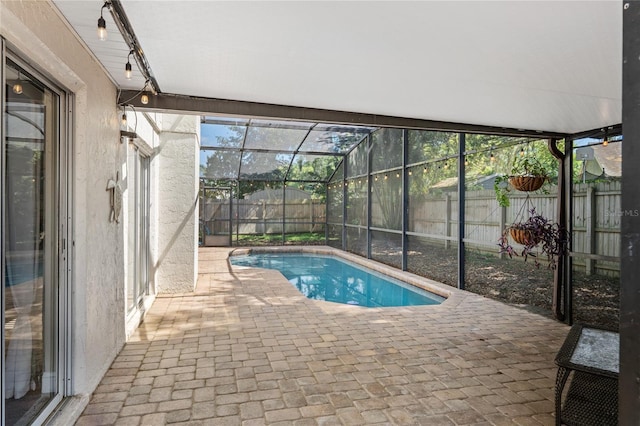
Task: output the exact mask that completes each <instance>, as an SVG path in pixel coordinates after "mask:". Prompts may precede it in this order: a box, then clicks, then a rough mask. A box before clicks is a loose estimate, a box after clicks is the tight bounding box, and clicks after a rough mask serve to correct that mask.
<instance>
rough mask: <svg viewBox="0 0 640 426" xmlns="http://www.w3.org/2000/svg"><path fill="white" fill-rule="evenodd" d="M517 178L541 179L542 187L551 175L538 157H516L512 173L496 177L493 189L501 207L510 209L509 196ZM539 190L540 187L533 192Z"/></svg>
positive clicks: (536, 187) (537, 186)
mask: <svg viewBox="0 0 640 426" xmlns="http://www.w3.org/2000/svg"><path fill="white" fill-rule="evenodd" d="M517 176H522V177H527V178H536V179H538V178H539V179H541V181H540V185H541V184H542V183H544V182H545V181H546V180H547V179H548V176H549V174H548V172H547V170H546V168H545V166H544V165H543V164H542V163H541V162H540V161H539V160H538V159H537V158H536V157H534V156H531V155H527V156H520V157H516V159H515V160H514V161H513V166H512V167H511V171H510V173H509V174H508V175H505V174H502V175H498V176H496V179H495V181H494V182H493V189H494V191H495V193H496V200H498V205H499V206H501V207H509V204H510V203H509V197H508V196H507V194H508V193H509V192H510V191H511V188H512V186H513V182H512V180H513V179H514V178H515V177H517ZM510 181H511V183H510ZM538 188H539V185H536V186H535V187H534V189H533V190H535V189H538ZM526 190H532V189H526Z"/></svg>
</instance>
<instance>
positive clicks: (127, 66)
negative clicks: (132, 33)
mask: <svg viewBox="0 0 640 426" xmlns="http://www.w3.org/2000/svg"><path fill="white" fill-rule="evenodd" d="M132 53H133V50H132V51H130V52H129V56H127V63H126V64H125V66H124V76H125V77H126V78H127V80H131V74H132V69H131V61H130V59H131V54H132Z"/></svg>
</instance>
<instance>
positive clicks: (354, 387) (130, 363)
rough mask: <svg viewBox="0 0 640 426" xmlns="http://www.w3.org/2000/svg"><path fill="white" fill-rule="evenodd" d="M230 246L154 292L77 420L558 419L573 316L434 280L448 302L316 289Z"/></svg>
mask: <svg viewBox="0 0 640 426" xmlns="http://www.w3.org/2000/svg"><path fill="white" fill-rule="evenodd" d="M230 251H231V249H228V248H222V249H221V248H201V249H200V251H199V277H198V284H197V288H196V291H195V292H194V293H187V294H172V295H160V296H158V298H157V299H156V301H155V303H154V304H153V306H152V308H151V309H150V310H149V312H148V313H147V316H146V319H145V321H144V323H143V324H141V325H140V327H139V328H138V330H137V331H136V332H135V333H134V334H133V335H132V336H131V338H130V340H129V342H128V343H127V344H126V345H125V346H124V348H123V349H122V351H121V352H120V354H119V355H118V356H117V358H116V359H115V361H114V363H113V364H112V366H111V368H110V369H109V371H108V372H107V373H106V375H105V377H104V378H103V380H102V382H101V383H100V385H99V386H98V387H97V389H96V390H95V392H94V394H93V395H92V397H91V401H90V403H89V405H88V406H87V408H86V409H85V411H84V413H83V415H82V417H80V419H79V420H78V422H77V424H78V425H99V424H117V425H161V424H169V423H172V424H184V425H212V426H213V425H215V426H221V425H243V426H245V425H246V426H249V425H264V424H269V425H375V424H379V425H430V426H431V425H552V424H554V420H555V419H554V417H553V410H554V405H553V397H554V395H553V389H554V383H555V375H556V367H555V364H554V362H553V360H554V357H555V355H556V353H557V352H558V349H559V348H560V346H561V344H562V342H563V340H564V337H565V336H566V334H567V333H568V331H569V327H568V326H566V325H564V324H561V323H558V322H555V321H553V320H550V319H548V318H545V317H542V316H539V315H537V314H534V313H531V312H528V311H525V310H522V309H518V308H516V307H511V306H508V305H505V304H503V303H499V302H496V301H493V300H490V299H486V298H484V297H480V296H477V295H474V294H471V293H467V292H464V291H458V290H455V289H451V288H450V287H447V286H444V285H439V284H437V283H432V284H430V285H432V287H433V288H440V289H442V291H445V292H450V296H449V299H448V300H447V301H445V302H444V303H443V304H441V305H438V306H411V307H400V308H362V307H359V306H350V305H340V304H334V303H331V302H324V301H316V300H310V299H307V298H305V297H304V296H303V295H301V294H300V293H299V292H298V291H297V290H296V289H295V288H294V287H293V286H292V285H291V284H289V283H288V282H287V281H286V280H285V279H284V278H283V277H282V275H280V273H279V272H276V271H269V270H258V269H250V268H238V267H231V266H230V265H229V263H228V260H227V256H228V253H229V252H230ZM383 269H384V268H383ZM550 285H551V283H550Z"/></svg>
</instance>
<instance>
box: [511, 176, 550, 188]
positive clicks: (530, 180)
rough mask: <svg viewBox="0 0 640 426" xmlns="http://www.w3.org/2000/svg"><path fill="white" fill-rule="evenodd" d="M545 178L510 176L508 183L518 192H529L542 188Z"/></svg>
mask: <svg viewBox="0 0 640 426" xmlns="http://www.w3.org/2000/svg"><path fill="white" fill-rule="evenodd" d="M545 180H547V177H546V176H511V177H510V178H509V183H510V184H511V186H513V187H514V188H515V189H517V190H518V191H524V192H531V191H536V190H538V189H540V188H541V187H542V185H543V184H544V181H545Z"/></svg>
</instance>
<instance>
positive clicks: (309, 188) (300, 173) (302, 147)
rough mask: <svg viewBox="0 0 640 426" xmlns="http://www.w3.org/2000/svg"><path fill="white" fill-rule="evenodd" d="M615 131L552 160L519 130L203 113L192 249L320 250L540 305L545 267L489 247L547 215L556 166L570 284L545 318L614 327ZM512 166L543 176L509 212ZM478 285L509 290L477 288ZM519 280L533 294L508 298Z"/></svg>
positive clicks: (552, 213) (546, 298) (544, 142)
mask: <svg viewBox="0 0 640 426" xmlns="http://www.w3.org/2000/svg"><path fill="white" fill-rule="evenodd" d="M618 131H619V129H614V128H610V129H602V130H600V129H599V130H596V131H594V132H591V134H584V135H580V136H579V137H574V138H572V137H567V138H565V139H564V140H562V141H559V142H557V147H558V148H559V150H560V151H561V152H567V155H566V161H560V160H558V159H557V158H556V157H555V156H554V155H553V154H552V152H551V151H550V149H549V139H547V138H536V137H531V136H529V135H527V136H517V135H489V134H481V133H460V132H447V131H434V130H416V129H401V128H388V127H367V126H353V125H342V124H330V123H307V122H298V121H273V120H269V121H267V120H258V119H235V118H228V117H204V118H203V119H202V127H201V134H202V140H201V152H200V182H201V202H200V225H201V229H200V236H201V244H202V245H223V246H229V245H231V246H256V245H283V244H286V245H292V244H323V245H324V244H326V245H329V246H332V247H335V248H339V249H343V250H346V251H349V252H353V253H356V254H359V255H361V256H364V257H368V258H372V259H374V260H377V261H380V262H383V263H386V264H389V265H392V266H394V267H397V268H399V269H403V270H408V271H410V272H414V273H416V274H419V275H422V276H425V277H428V278H432V279H434V280H437V281H439V282H443V283H445V284H449V285H452V286H459V287H462V288H466V289H468V290H471V291H474V292H478V293H481V294H486V295H487V296H490V297H497V298H502V299H505V298H506V299H507V300H508V301H510V302H512V303H516V304H526V305H532V306H540V307H545V308H549V307H550V304H551V301H552V300H554V297H553V295H552V291H553V282H554V271H553V270H552V269H549V268H547V267H546V265H544V264H542V265H541V266H540V267H536V265H535V264H534V259H529V261H527V262H523V261H522V258H520V257H517V256H516V257H514V258H513V259H511V258H509V257H508V256H507V255H505V254H504V253H500V252H499V248H498V246H497V243H498V239H499V237H500V235H501V233H502V230H503V229H504V228H505V227H506V226H508V225H509V224H511V223H514V222H518V221H521V220H523V217H524V215H526V214H527V211H528V210H529V209H530V208H532V207H535V209H536V212H538V213H540V214H543V215H544V216H546V217H549V218H552V219H556V218H557V217H558V216H557V213H558V210H559V200H560V199H561V197H558V181H559V179H558V176H559V172H560V171H561V172H562V173H561V174H563V175H565V178H564V180H565V182H571V184H570V185H566V187H565V190H564V193H565V197H564V198H563V199H565V201H560V203H562V204H565V208H566V209H567V213H566V222H567V229H568V230H569V233H570V237H571V238H570V245H571V248H570V255H569V258H568V260H567V265H566V267H565V268H564V269H563V270H561V271H559V274H560V275H562V276H561V277H560V278H559V279H560V280H561V281H563V282H573V289H572V290H571V291H572V292H573V293H575V296H576V297H575V298H574V301H573V303H572V305H571V306H564V307H562V306H559V307H558V313H561V314H562V315H564V313H565V311H567V310H569V312H568V314H569V315H574V317H575V318H574V319H580V316H581V315H582V314H583V313H586V312H587V311H589V312H590V315H591V317H593V315H594V312H593V311H595V310H598V312H599V313H597V314H596V316H598V315H599V316H600V319H601V323H602V324H604V325H613V323H614V322H616V321H617V297H618V296H617V290H615V289H617V288H618V285H617V280H618V276H619V255H620V253H619V238H620V229H619V228H620V218H619V217H614V216H613V215H611V214H608V213H607V212H613V211H619V208H620V207H619V206H620V182H619V180H620V174H621V173H620V168H619V164H620V161H621V155H620V147H621V145H622V141H621V138H620V137H619V133H618ZM553 144H554V146H555V144H556V142H555V141H554V142H553ZM585 155H586V156H585ZM522 158H525V159H526V158H532V159H534V158H535V159H536V160H537V161H539V162H540V163H541V164H542V165H543V167H544V168H545V169H546V171H547V174H548V175H549V182H548V183H547V185H545V187H544V188H543V190H541V191H537V192H535V193H533V194H528V195H527V194H526V193H519V192H518V191H511V192H510V193H509V201H510V203H509V206H501V205H500V204H499V203H498V200H497V198H496V193H495V191H494V184H495V182H496V178H498V177H499V176H501V175H507V174H509V173H510V170H511V168H512V164H513V162H514V161H515V160H516V159H522ZM560 164H563V166H562V167H560ZM461 205H463V206H464V208H460V206H461ZM569 218H572V220H569ZM541 263H542V262H541ZM555 273H556V275H558V272H555ZM531 277H534V278H531ZM487 278H490V279H492V280H493V281H494V282H505V283H512V286H511V287H508V289H507V290H504V289H498V290H496V289H495V288H488V287H487V286H486V285H485V282H484V281H485V280H486V279H487ZM555 279H556V280H557V279H558V278H557V277H556V278H555ZM593 280H596V281H597V282H598V283H602V282H604V284H603V285H602V287H603V288H606V289H607V290H606V291H608V292H610V294H606V295H604V296H603V297H605V298H607V299H608V300H610V301H611V308H610V309H604V310H603V309H600V308H595V307H591V306H590V305H589V304H590V302H589V301H588V300H584V301H583V300H582V299H581V298H580V295H581V294H582V289H581V286H585V285H587V286H588V285H589V283H590V282H591V281H593ZM540 283H546V284H540ZM585 283H586V284H585ZM522 285H529V286H534V287H535V289H534V290H535V291H533V292H531V291H528V292H527V294H528V296H526V297H525V296H522V297H521V294H520V293H519V292H518V290H517V289H518V286H522ZM563 291H564V290H563ZM592 291H593V290H592V289H590V288H585V289H584V293H590V292H592ZM498 293H500V294H498ZM502 293H504V294H502ZM523 297H524V298H523ZM556 298H557V300H556V302H557V303H561V302H562V303H565V302H563V300H567V299H568V297H567V295H566V294H558V295H557V296H556ZM572 309H573V310H574V311H575V313H572V312H571V310H572Z"/></svg>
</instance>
